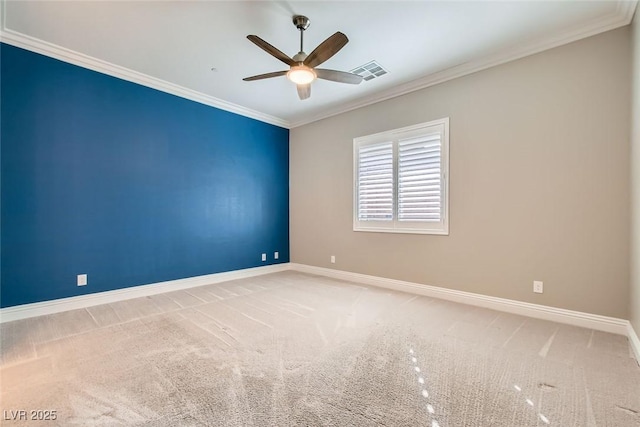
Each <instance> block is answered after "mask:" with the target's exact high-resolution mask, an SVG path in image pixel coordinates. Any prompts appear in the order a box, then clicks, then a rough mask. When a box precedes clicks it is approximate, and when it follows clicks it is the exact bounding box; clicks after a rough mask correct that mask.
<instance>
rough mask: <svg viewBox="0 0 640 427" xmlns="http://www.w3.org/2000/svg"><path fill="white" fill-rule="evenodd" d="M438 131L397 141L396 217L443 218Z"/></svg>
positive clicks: (419, 219) (415, 218)
mask: <svg viewBox="0 0 640 427" xmlns="http://www.w3.org/2000/svg"><path fill="white" fill-rule="evenodd" d="M441 164H442V137H441V133H436V134H430V135H425V136H420V137H417V138H410V139H404V140H400V141H399V142H398V220H399V221H428V222H439V221H441V220H442V213H443V212H442V172H441Z"/></svg>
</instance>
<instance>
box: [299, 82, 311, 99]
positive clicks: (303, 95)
mask: <svg viewBox="0 0 640 427" xmlns="http://www.w3.org/2000/svg"><path fill="white" fill-rule="evenodd" d="M297 87H298V97H300V99H302V100H304V99H307V98H309V97H310V96H311V83H307V84H306V85H297Z"/></svg>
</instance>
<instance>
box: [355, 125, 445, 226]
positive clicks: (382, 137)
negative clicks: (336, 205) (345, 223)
mask: <svg viewBox="0 0 640 427" xmlns="http://www.w3.org/2000/svg"><path fill="white" fill-rule="evenodd" d="M434 132H439V133H440V134H441V143H442V145H441V153H440V156H441V157H440V185H441V188H440V194H441V209H442V211H441V221H439V222H427V221H399V220H398V218H397V216H398V141H400V140H404V139H408V138H413V137H418V136H423V135H425V134H432V133H434ZM382 142H392V143H393V187H394V190H393V219H392V220H389V221H360V220H359V219H358V167H359V156H358V149H359V148H360V147H362V146H366V145H371V144H379V143H382ZM353 231H367V232H377V233H411V234H436V235H449V118H448V117H445V118H443V119H438V120H433V121H430V122H426V123H420V124H417V125H413V126H407V127H403V128H399V129H393V130H390V131H386V132H380V133H376V134H373V135H367V136H362V137H358V138H354V140H353Z"/></svg>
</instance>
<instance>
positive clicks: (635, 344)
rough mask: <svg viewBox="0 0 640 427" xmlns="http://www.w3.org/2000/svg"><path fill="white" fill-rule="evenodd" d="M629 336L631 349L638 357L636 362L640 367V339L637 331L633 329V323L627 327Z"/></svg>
mask: <svg viewBox="0 0 640 427" xmlns="http://www.w3.org/2000/svg"><path fill="white" fill-rule="evenodd" d="M627 336H628V337H629V345H631V349H632V350H633V353H634V354H635V356H636V361H637V362H638V365H640V339H639V338H638V335H637V334H636V331H635V330H634V329H633V326H632V325H631V322H629V325H628V326H627Z"/></svg>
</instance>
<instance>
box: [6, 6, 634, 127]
mask: <svg viewBox="0 0 640 427" xmlns="http://www.w3.org/2000/svg"><path fill="white" fill-rule="evenodd" d="M5 1H6V0H0V14H1V15H2V16H1V18H2V19H1V23H2V25H1V28H0V41H1V42H3V43H7V44H10V45H12V46H16V47H19V48H22V49H27V50H30V51H32V52H36V53H40V54H42V55H45V56H49V57H52V58H55V59H59V60H61V61H64V62H68V63H71V64H74V65H78V66H80V67H84V68H87V69H90V70H93V71H97V72H100V73H103V74H107V75H110V76H113V77H117V78H120V79H123V80H127V81H130V82H133V83H137V84H140V85H143V86H147V87H150V88H152V89H156V90H159V91H162V92H166V93H170V94H172V95H176V96H179V97H182V98H185V99H189V100H192V101H195V102H198V103H201V104H205V105H208V106H211V107H215V108H219V109H221V110H225V111H229V112H232V113H236V114H239V115H241V116H245V117H249V118H252V119H256V120H259V121H262V122H265V123H270V124H273V125H276V126H280V127H283V128H286V129H292V128H295V127H299V126H303V125H306V124H309V123H313V122H316V121H319V120H323V119H326V118H329V117H332V116H336V115H338V114H342V113H346V112H348V111H352V110H356V109H358V108H362V107H366V106H368V105H372V104H376V103H378V102H381V101H385V100H387V99H391V98H396V97H398V96H402V95H406V94H408V93H411V92H415V91H418V90H421V89H425V88H428V87H431V86H435V85H437V84H440V83H444V82H447V81H449V80H453V79H456V78H458V77H463V76H466V75H469V74H473V73H476V72H478V71H482V70H485V69H487V68H491V67H495V66H497V65H501V64H505V63H507V62H511V61H515V60H518V59H521V58H524V57H526V56H530V55H534V54H536V53H540V52H542V51H545V50H548V49H552V48H554V47H559V46H562V45H565V44H568V43H571V42H574V41H577V40H580V39H583V38H586V37H590V36H593V35H596V34H599V33H602V32H605V31H610V30H613V29H616V28H619V27H623V26H625V25H629V24H630V23H631V20H632V19H633V16H634V14H635V11H636V8H637V5H638V0H630V1H627V0H617V7H616V11H615V12H614V13H613V14H611V15H608V16H604V17H602V18H599V19H597V20H595V21H592V22H591V23H589V24H587V25H583V26H580V27H574V28H570V29H568V30H567V31H565V32H563V33H561V34H559V35H556V36H554V37H551V38H547V39H545V40H542V41H538V42H534V43H530V44H526V45H520V46H517V47H512V48H508V49H504V50H501V51H499V52H496V53H494V54H492V55H490V56H486V57H484V58H480V59H477V60H472V61H469V62H465V63H463V64H460V65H457V66H454V67H451V68H448V69H446V70H442V71H440V72H436V73H433V74H429V75H428V76H425V77H422V78H419V79H416V80H413V81H410V82H407V83H404V84H401V85H399V86H395V87H393V88H389V89H386V90H383V91H381V92H377V93H375V94H373V95H371V96H367V97H363V98H360V99H357V100H355V101H352V102H347V103H345V104H342V105H340V106H338V107H335V108H330V109H327V110H324V111H322V112H320V113H318V114H315V115H309V116H306V117H304V118H302V119H299V120H294V121H289V120H285V119H282V118H280V117H275V116H272V115H269V114H266V113H262V112H260V111H256V110H252V109H250V108H246V107H243V106H241V105H238V104H234V103H231V102H228V101H224V100H222V99H219V98H215V97H213V96H210V95H206V94H204V93H202V92H198V91H195V90H192V89H188V88H186V87H183V86H180V85H177V84H174V83H170V82H168V81H165V80H162V79H158V78H156V77H152V76H149V75H147V74H144V73H141V72H138V71H134V70H131V69H128V68H125V67H121V66H119V65H115V64H112V63H109V62H107V61H103V60H100V59H97V58H94V57H91V56H89V55H85V54H82V53H79V52H76V51H73V50H71V49H67V48H64V47H62V46H58V45H55V44H53V43H49V42H46V41H44V40H40V39H37V38H34V37H31V36H27V35H25V34H22V33H20V32H17V31H13V30H10V29H7V28H6V25H5V22H6V13H5V11H6V9H5Z"/></svg>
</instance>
